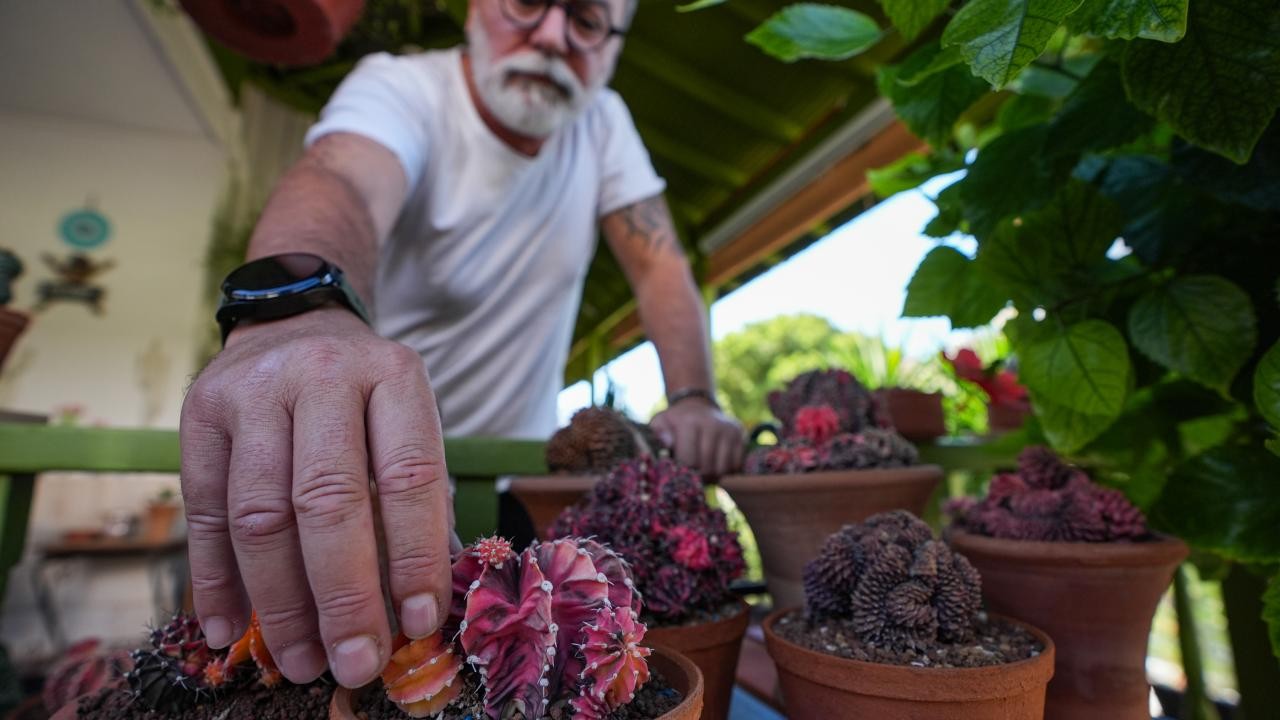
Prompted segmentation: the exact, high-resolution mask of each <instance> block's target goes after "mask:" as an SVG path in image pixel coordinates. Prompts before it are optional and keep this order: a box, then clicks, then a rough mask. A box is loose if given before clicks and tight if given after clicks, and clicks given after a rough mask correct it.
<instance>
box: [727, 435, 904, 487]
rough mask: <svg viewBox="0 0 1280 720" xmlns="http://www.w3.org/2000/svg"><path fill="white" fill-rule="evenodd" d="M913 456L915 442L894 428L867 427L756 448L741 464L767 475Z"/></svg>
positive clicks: (890, 464) (897, 463) (897, 462)
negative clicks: (814, 439) (815, 441)
mask: <svg viewBox="0 0 1280 720" xmlns="http://www.w3.org/2000/svg"><path fill="white" fill-rule="evenodd" d="M917 459H918V455H917V452H916V448H915V446H914V445H912V444H911V443H910V442H908V441H907V439H906V438H904V437H902V436H901V435H899V434H898V433H897V431H894V430H883V429H880V428H867V429H865V430H862V431H859V432H856V433H839V434H836V435H832V436H830V437H829V438H828V439H827V440H825V441H824V442H823V443H822V444H820V445H813V444H811V443H810V442H809V441H808V440H805V439H800V440H783V441H782V442H780V443H778V444H777V445H771V446H768V447H762V448H757V449H755V450H754V451H752V452H751V454H750V455H748V456H747V460H746V464H745V468H746V471H747V472H748V473H750V474H752V475H771V474H783V473H807V472H823V471H829V470H866V469H875V468H895V467H908V466H910V465H914V464H915V462H916V460H917Z"/></svg>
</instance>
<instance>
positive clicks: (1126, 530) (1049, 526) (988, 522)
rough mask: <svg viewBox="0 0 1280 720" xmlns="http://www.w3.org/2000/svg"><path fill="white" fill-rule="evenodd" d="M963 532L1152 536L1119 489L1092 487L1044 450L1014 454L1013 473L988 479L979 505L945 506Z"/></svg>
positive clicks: (1088, 538) (1100, 538) (1040, 537)
mask: <svg viewBox="0 0 1280 720" xmlns="http://www.w3.org/2000/svg"><path fill="white" fill-rule="evenodd" d="M946 510H947V512H948V514H950V515H952V516H953V518H954V522H955V525H956V526H957V527H960V528H962V529H964V530H967V531H969V532H972V533H976V534H979V535H987V536H989V537H997V538H1005V539H1008V540H1033V541H1043V542H1114V541H1133V540H1143V539H1146V538H1148V537H1150V535H1151V531H1150V530H1149V529H1148V528H1147V524H1146V520H1145V519H1144V518H1143V516H1142V511H1140V510H1138V509H1137V508H1136V507H1134V506H1133V505H1132V504H1131V503H1130V502H1129V501H1128V499H1127V498H1125V496H1124V494H1123V493H1121V492H1119V491H1118V490H1113V489H1110V488H1104V487H1100V486H1098V485H1095V484H1094V483H1093V482H1092V481H1091V480H1089V476H1088V475H1086V474H1085V473H1084V471H1082V470H1080V469H1079V468H1075V467H1072V466H1071V465H1068V464H1066V463H1064V462H1062V460H1061V459H1060V458H1059V457H1058V456H1057V455H1054V454H1053V452H1052V451H1051V450H1049V449H1047V448H1044V447H1039V446H1035V447H1029V448H1027V449H1025V450H1023V451H1022V453H1021V454H1020V455H1019V456H1018V471H1017V472H1016V473H1002V474H999V475H996V476H995V477H994V478H992V479H991V485H990V487H989V488H988V490H987V496H986V497H985V498H983V499H982V500H980V501H975V500H972V499H961V500H959V501H953V502H949V503H948V504H947V506H946Z"/></svg>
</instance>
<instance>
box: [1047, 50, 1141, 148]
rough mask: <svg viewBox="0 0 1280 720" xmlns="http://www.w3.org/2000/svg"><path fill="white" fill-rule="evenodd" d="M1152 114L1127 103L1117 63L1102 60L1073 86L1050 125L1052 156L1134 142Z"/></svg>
mask: <svg viewBox="0 0 1280 720" xmlns="http://www.w3.org/2000/svg"><path fill="white" fill-rule="evenodd" d="M1153 124H1154V123H1153V121H1152V120H1151V117H1150V116H1148V115H1147V114H1146V113H1144V112H1142V111H1140V110H1138V109H1137V108H1135V107H1134V106H1133V105H1131V104H1130V103H1129V98H1127V97H1126V96H1125V94H1124V82H1123V81H1121V79H1120V66H1119V65H1118V64H1116V63H1114V62H1110V61H1103V62H1100V63H1098V64H1097V65H1095V66H1094V67H1093V71H1092V72H1090V73H1089V74H1088V75H1087V76H1086V77H1085V79H1084V80H1082V81H1081V82H1080V84H1079V85H1077V86H1076V89H1075V91H1073V92H1072V93H1071V95H1070V97H1068V98H1067V101H1066V103H1065V104H1063V106H1062V111H1061V112H1060V113H1058V116H1057V117H1056V118H1054V120H1053V122H1052V123H1051V124H1050V126H1049V140H1048V142H1047V143H1046V144H1047V146H1048V148H1049V150H1050V151H1051V152H1053V153H1054V154H1055V155H1078V154H1080V153H1084V152H1089V151H1092V150H1105V149H1107V148H1112V147H1115V146H1117V145H1123V144H1125V143H1129V142H1133V141H1134V140H1137V139H1138V138H1139V137H1141V136H1142V135H1143V134H1145V133H1147V132H1148V131H1150V130H1151V127H1152V125H1153Z"/></svg>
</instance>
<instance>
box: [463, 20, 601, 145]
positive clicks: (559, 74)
mask: <svg viewBox="0 0 1280 720" xmlns="http://www.w3.org/2000/svg"><path fill="white" fill-rule="evenodd" d="M518 1H519V0H473V2H472V3H471V12H470V14H469V15H468V16H467V42H468V46H469V52H470V56H471V66H472V72H473V74H474V76H475V83H476V89H477V90H478V92H479V94H480V98H481V99H482V100H483V101H484V104H485V105H486V106H487V108H488V109H489V111H490V112H491V113H493V115H494V116H495V117H497V119H498V120H499V121H500V122H501V123H502V124H503V125H505V126H506V127H508V128H509V129H511V130H513V131H515V132H518V133H520V134H522V135H527V136H530V137H537V138H543V137H547V136H549V135H551V134H552V133H553V132H555V131H556V130H557V129H559V128H561V127H563V126H564V125H567V124H568V123H570V122H572V121H573V119H574V118H576V117H577V116H578V114H579V113H581V112H582V111H583V110H584V109H585V108H586V107H587V105H589V104H590V103H591V100H592V98H593V97H594V96H595V94H596V92H597V91H599V90H600V88H602V87H604V85H605V84H606V83H607V82H608V81H609V78H610V77H611V76H612V75H613V69H614V66H615V65H616V64H617V61H618V54H619V52H621V50H622V41H621V38H618V37H609V38H608V39H606V40H605V41H604V42H603V43H601V44H600V45H599V46H597V47H595V48H594V49H590V50H584V51H579V50H577V49H575V48H574V47H572V46H571V45H569V44H568V43H567V42H566V40H565V27H566V25H567V24H568V23H569V22H570V19H569V17H568V16H567V15H566V13H565V8H564V7H562V6H559V5H554V6H552V7H550V8H548V9H547V13H546V17H544V18H543V20H542V22H541V23H540V24H539V25H537V26H536V27H534V28H532V29H524V28H521V27H518V26H516V25H515V24H514V23H512V22H511V21H510V20H508V19H507V17H506V16H505V15H504V14H503V11H502V3H504V2H517V3H518ZM606 3H607V6H608V11H609V24H610V25H611V26H613V27H620V26H622V24H623V14H624V7H623V6H624V3H625V0H606Z"/></svg>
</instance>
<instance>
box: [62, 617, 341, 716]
mask: <svg viewBox="0 0 1280 720" xmlns="http://www.w3.org/2000/svg"><path fill="white" fill-rule="evenodd" d="M148 640H149V642H148V644H147V646H145V647H142V648H139V649H136V650H133V651H132V652H131V653H130V655H129V665H131V667H130V668H129V669H128V670H127V672H125V673H124V674H123V676H122V677H121V681H120V682H114V683H111V684H109V685H108V686H107V687H106V688H104V689H102V690H99V691H98V692H95V693H90V694H87V695H83V696H81V697H80V699H79V700H78V701H76V702H74V703H71V704H68V705H65V706H63V708H62V709H61V710H59V711H58V713H57V714H55V715H54V720H73V719H76V718H79V719H80V720H128V719H130V718H140V719H142V718H145V720H178V719H179V718H221V719H223V720H251V719H254V718H266V717H288V718H298V719H299V720H307V719H308V718H314V719H317V720H318V719H320V718H324V717H326V709H325V708H326V707H327V705H328V702H329V695H330V694H331V693H332V692H333V680H332V679H331V678H330V677H329V676H328V674H327V673H326V674H325V675H323V676H321V677H320V678H319V679H317V680H315V681H314V682H311V683H308V684H306V685H294V684H293V683H290V682H288V681H287V680H285V679H284V677H283V676H282V675H281V674H280V672H279V670H277V669H276V665H275V661H274V660H273V659H272V657H271V653H270V651H269V650H267V647H266V644H265V643H264V642H263V640H262V631H261V629H260V628H259V626H258V622H257V618H256V617H255V618H253V620H252V621H251V622H250V625H249V630H248V632H246V633H245V635H244V637H242V638H240V639H239V640H237V641H236V642H235V643H234V644H232V645H231V647H229V648H227V649H225V650H213V649H211V648H210V647H209V646H208V645H207V644H206V643H205V639H204V632H203V631H201V629H200V624H199V622H198V621H197V620H196V619H195V618H194V617H192V616H190V615H187V614H185V613H178V614H176V615H174V616H173V618H172V619H171V620H170V621H169V622H168V623H166V624H165V625H164V626H162V627H159V628H156V629H154V630H152V631H151V634H150V636H149V637H148Z"/></svg>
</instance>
